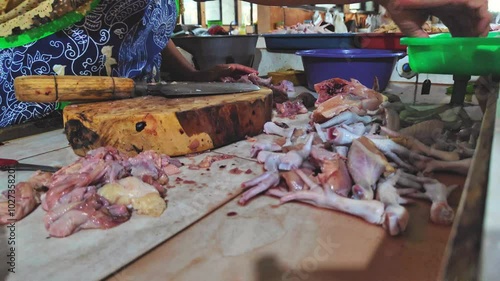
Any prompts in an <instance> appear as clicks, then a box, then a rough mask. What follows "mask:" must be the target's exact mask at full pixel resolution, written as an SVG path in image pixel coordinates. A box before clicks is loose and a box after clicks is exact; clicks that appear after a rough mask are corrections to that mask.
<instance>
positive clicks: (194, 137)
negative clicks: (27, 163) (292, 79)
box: [63, 88, 273, 156]
mask: <svg viewBox="0 0 500 281" xmlns="http://www.w3.org/2000/svg"><path fill="white" fill-rule="evenodd" d="M272 104H273V100H272V91H271V90H270V89H267V88H263V89H260V90H258V91H254V92H248V93H239V94H229V95H213V96H199V97H186V98H177V99H172V98H165V97H159V96H146V97H139V98H133V99H124V100H116V101H109V102H98V103H86V104H74V105H70V106H66V107H65V108H64V111H63V121H64V132H65V134H66V137H67V138H68V141H69V143H70V145H71V147H72V148H73V150H74V152H75V153H76V154H77V155H80V156H84V155H85V154H86V152H87V151H89V150H92V149H95V148H97V147H101V146H107V145H110V146H114V147H116V148H117V149H118V150H120V151H122V152H124V153H126V154H129V155H135V154H137V153H139V152H141V151H143V150H154V151H157V152H159V153H164V154H167V155H169V156H180V155H185V154H190V153H196V152H202V151H205V150H209V149H213V148H218V147H221V146H224V145H227V144H230V143H233V142H236V141H240V140H242V139H244V138H245V137H246V136H255V135H258V134H260V133H261V132H262V130H263V127H264V123H266V122H268V121H270V120H271V115H272Z"/></svg>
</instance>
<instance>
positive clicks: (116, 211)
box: [0, 147, 181, 237]
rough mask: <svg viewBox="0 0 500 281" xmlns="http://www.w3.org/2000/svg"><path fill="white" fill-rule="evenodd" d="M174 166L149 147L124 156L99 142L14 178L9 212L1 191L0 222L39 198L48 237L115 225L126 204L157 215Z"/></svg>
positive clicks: (19, 216)
mask: <svg viewBox="0 0 500 281" xmlns="http://www.w3.org/2000/svg"><path fill="white" fill-rule="evenodd" d="M180 166H181V163H180V162H179V161H178V160H176V159H172V158H170V157H168V156H166V155H159V154H157V153H155V152H152V151H145V152H142V153H140V154H138V155H137V156H135V157H131V158H129V157H127V156H125V155H123V154H121V153H119V152H118V150H116V149H115V148H112V147H101V148H98V149H95V150H92V151H89V152H88V153H87V155H86V156H85V157H82V158H80V159H78V160H77V161H76V162H74V163H73V164H71V165H69V166H66V167H64V168H62V169H60V170H59V171H57V172H56V173H54V174H52V173H46V172H40V171H39V172H37V173H35V174H34V175H33V176H32V177H31V178H30V179H29V180H28V181H26V182H21V183H18V184H17V185H16V187H15V191H16V192H15V197H16V198H15V204H16V207H15V214H10V213H9V209H8V204H7V202H8V201H7V198H8V194H6V193H4V194H2V198H0V223H1V224H7V223H10V222H12V220H16V221H17V220H20V219H22V218H23V217H25V216H26V215H28V214H29V213H30V212H31V211H33V210H34V209H35V208H36V207H37V206H38V204H40V202H41V204H42V208H43V209H44V210H45V211H46V212H47V213H46V214H45V216H44V223H45V228H46V229H47V231H48V232H49V235H50V236H52V237H66V236H69V235H71V234H73V233H75V232H77V231H79V230H81V229H89V228H101V229H107V228H111V227H114V226H117V225H119V224H121V223H123V222H125V221H127V220H128V219H129V218H130V216H131V211H132V210H135V211H136V212H137V213H139V214H144V215H150V216H160V215H161V214H162V213H163V211H164V210H165V209H166V202H165V199H164V197H165V195H166V191H167V189H166V188H167V184H168V176H170V175H173V174H177V173H179V172H180V171H179V167H180ZM45 191H46V192H45Z"/></svg>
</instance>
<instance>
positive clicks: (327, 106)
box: [312, 95, 366, 123]
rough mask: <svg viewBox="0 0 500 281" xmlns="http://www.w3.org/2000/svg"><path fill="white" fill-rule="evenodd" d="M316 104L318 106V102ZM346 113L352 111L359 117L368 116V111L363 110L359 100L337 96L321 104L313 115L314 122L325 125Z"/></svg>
mask: <svg viewBox="0 0 500 281" xmlns="http://www.w3.org/2000/svg"><path fill="white" fill-rule="evenodd" d="M316 104H318V102H317V101H316ZM344 111H351V112H353V113H355V114H357V115H366V110H365V109H363V107H362V104H361V102H360V100H359V99H352V97H351V98H350V97H349V96H344V95H337V96H334V97H332V98H330V99H328V100H326V101H325V102H323V103H321V104H319V105H318V106H317V108H316V109H315V110H314V111H313V113H312V120H313V122H316V123H324V122H326V121H328V120H330V119H332V118H334V117H335V116H337V115H339V114H341V113H342V112H344Z"/></svg>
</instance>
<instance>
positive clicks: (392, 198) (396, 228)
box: [377, 173, 410, 235]
mask: <svg viewBox="0 0 500 281" xmlns="http://www.w3.org/2000/svg"><path fill="white" fill-rule="evenodd" d="M398 178H399V174H398V173H395V174H392V175H390V176H388V177H387V178H386V179H385V180H382V179H381V180H380V181H379V183H378V186H377V200H379V201H380V202H382V203H384V205H385V221H384V225H383V226H384V228H385V229H386V230H387V231H388V232H389V234H391V235H398V234H400V233H402V232H404V231H405V229H406V226H407V225H408V221H409V219H410V214H409V213H408V211H407V210H406V209H405V208H404V207H403V206H401V205H400V204H404V203H407V202H408V201H407V200H406V199H403V198H401V196H400V195H399V193H398V190H397V189H396V188H394V186H395V185H396V182H397V181H398Z"/></svg>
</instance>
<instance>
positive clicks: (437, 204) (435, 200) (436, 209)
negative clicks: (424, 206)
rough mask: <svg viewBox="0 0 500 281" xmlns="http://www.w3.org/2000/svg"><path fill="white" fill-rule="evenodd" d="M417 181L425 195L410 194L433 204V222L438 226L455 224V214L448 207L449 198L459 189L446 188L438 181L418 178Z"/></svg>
mask: <svg viewBox="0 0 500 281" xmlns="http://www.w3.org/2000/svg"><path fill="white" fill-rule="evenodd" d="M417 180H418V181H419V182H420V183H421V184H422V185H423V188H424V189H425V192H424V193H420V192H416V193H412V194H408V196H411V197H414V198H425V199H429V200H430V201H431V202H432V205H431V215H430V218H431V221H432V222H434V223H437V224H444V225H450V224H452V223H453V218H454V217H455V212H454V211H453V209H452V208H451V207H450V205H448V201H447V198H448V196H449V195H450V193H451V192H452V191H453V190H454V189H455V188H457V187H458V186H457V185H451V186H448V187H447V186H446V185H444V184H442V183H441V182H439V181H438V180H436V179H431V178H425V177H418V178H417Z"/></svg>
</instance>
